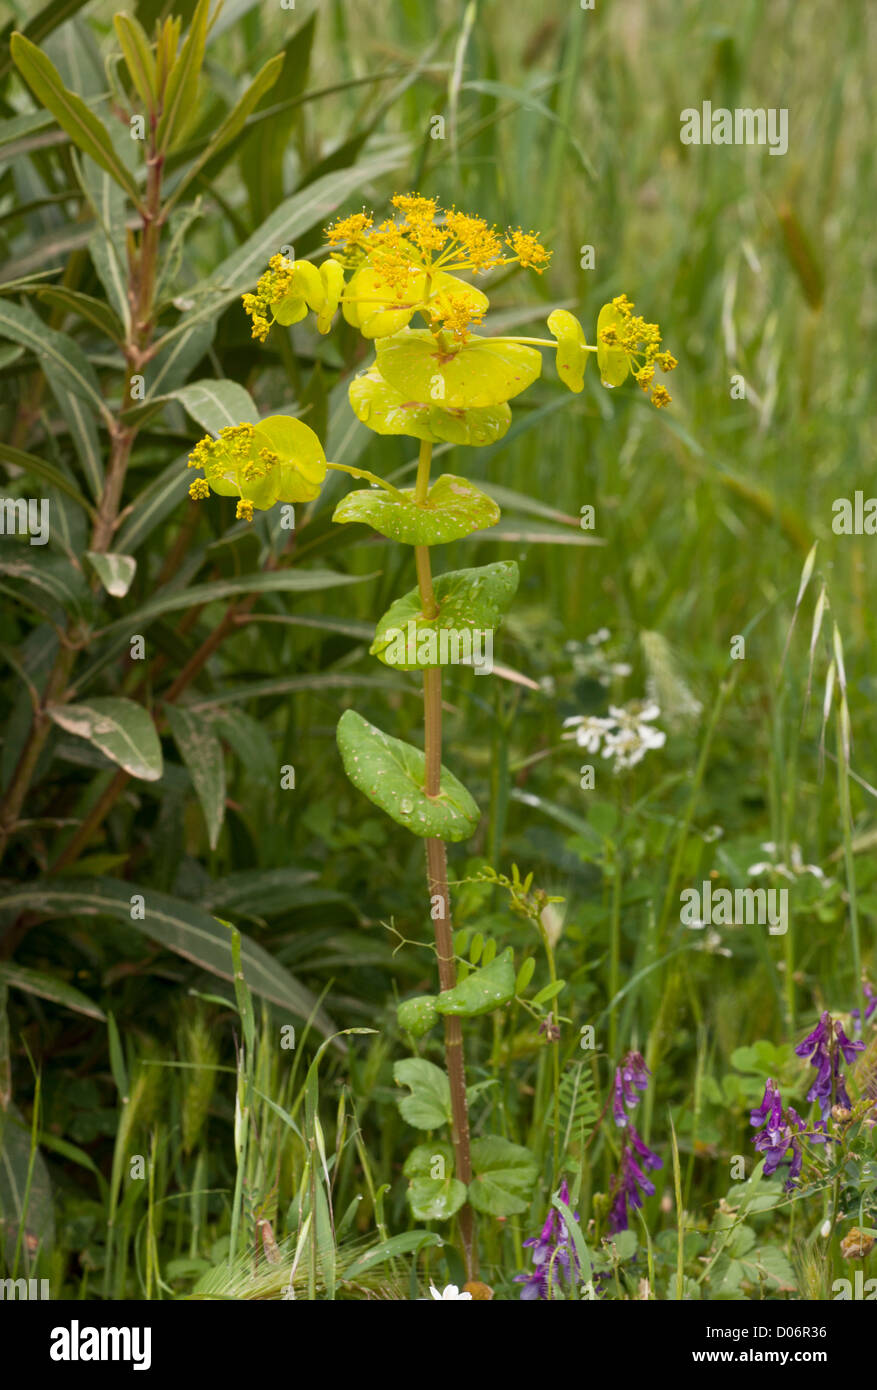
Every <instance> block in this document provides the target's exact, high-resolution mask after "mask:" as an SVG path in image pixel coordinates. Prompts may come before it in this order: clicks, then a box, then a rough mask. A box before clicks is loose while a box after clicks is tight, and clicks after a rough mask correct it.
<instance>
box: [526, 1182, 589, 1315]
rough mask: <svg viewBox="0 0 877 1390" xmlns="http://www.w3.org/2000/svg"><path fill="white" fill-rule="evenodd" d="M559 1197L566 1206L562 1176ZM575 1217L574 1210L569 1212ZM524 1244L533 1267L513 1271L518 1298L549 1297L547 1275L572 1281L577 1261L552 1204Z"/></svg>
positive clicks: (566, 1198)
mask: <svg viewBox="0 0 877 1390" xmlns="http://www.w3.org/2000/svg"><path fill="white" fill-rule="evenodd" d="M558 1196H559V1197H560V1200H561V1201H562V1202H564V1203H565V1204H566V1205H567V1206H569V1184H568V1182H567V1180H566V1178H564V1179H563V1180H562V1182H561V1184H560V1191H559V1193H558ZM573 1216H574V1217H575V1219H576V1221H578V1219H579V1214H578V1212H577V1211H575V1212H573ZM524 1244H525V1245H527V1246H530V1247H532V1250H533V1269H532V1271H531V1273H530V1274H516V1275H515V1279H514V1282H515V1283H516V1284H523V1285H524V1288H523V1289H522V1291H521V1299H522V1300H523V1301H528V1302H529V1301H532V1300H535V1299H547V1298H550V1292H549V1276H550V1278H551V1279H554V1280H556V1279H558V1278H560V1277H563V1278H565V1279H566V1280H567V1282H568V1283H573V1282H574V1281H575V1279H576V1278H577V1277H578V1273H579V1261H578V1256H577V1255H576V1252H575V1248H574V1246H573V1243H572V1237H571V1236H570V1233H569V1231H568V1230H567V1226H566V1222H565V1221H564V1219H563V1217H562V1216H561V1214H560V1212H559V1211H558V1210H557V1208H556V1207H552V1208H551V1210H550V1211H549V1213H548V1216H547V1217H546V1219H545V1225H544V1226H543V1227H542V1230H541V1231H540V1233H539V1235H538V1236H531V1237H530V1239H529V1240H525V1241H524Z"/></svg>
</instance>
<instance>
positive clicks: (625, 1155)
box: [609, 1052, 664, 1235]
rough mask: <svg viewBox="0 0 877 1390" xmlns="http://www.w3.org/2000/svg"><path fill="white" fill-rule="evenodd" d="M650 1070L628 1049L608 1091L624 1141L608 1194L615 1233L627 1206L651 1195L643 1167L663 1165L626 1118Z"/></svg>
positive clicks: (621, 1227) (620, 1227) (623, 1221)
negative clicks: (618, 1164)
mask: <svg viewBox="0 0 877 1390" xmlns="http://www.w3.org/2000/svg"><path fill="white" fill-rule="evenodd" d="M650 1076H651V1072H650V1071H649V1069H648V1067H647V1066H646V1064H645V1061H644V1060H643V1057H642V1054H641V1053H639V1052H628V1054H627V1056H626V1057H625V1058H624V1061H623V1062H622V1063H621V1066H620V1067H618V1068H616V1071H615V1085H614V1087H613V1092H612V1115H613V1118H614V1120H615V1123H616V1124H617V1125H618V1126H619V1128H622V1129H624V1131H625V1135H624V1144H623V1146H622V1150H621V1169H620V1171H619V1173H618V1174H616V1176H615V1177H613V1179H612V1184H611V1187H610V1190H609V1195H610V1197H611V1198H612V1205H611V1207H610V1209H609V1230H610V1232H611V1233H612V1234H613V1235H615V1234H616V1233H617V1232H618V1231H626V1230H627V1214H628V1207H630V1208H631V1209H633V1210H638V1209H639V1208H640V1207H641V1206H642V1204H643V1203H642V1199H643V1196H646V1197H651V1196H653V1195H654V1191H655V1184H654V1183H653V1182H652V1180H651V1179H650V1178H648V1177H646V1174H645V1173H644V1172H643V1169H644V1168H645V1169H647V1170H648V1169H651V1168H663V1166H664V1165H663V1161H662V1160H661V1159H660V1158H659V1157H658V1155H657V1154H656V1153H653V1152H652V1150H651V1149H650V1148H649V1147H648V1145H647V1144H645V1143H644V1142H643V1140H642V1139H641V1138H640V1136H639V1135H638V1134H637V1132H636V1130H635V1129H634V1127H633V1125H632V1124H631V1122H630V1117H629V1115H628V1114H627V1112H626V1110H625V1106H626V1107H627V1109H628V1110H633V1109H634V1107H635V1106H636V1105H637V1103H638V1101H639V1094H638V1093H639V1092H641V1091H644V1090H645V1089H646V1088H647V1086H648V1084H649V1077H650Z"/></svg>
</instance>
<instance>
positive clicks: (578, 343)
mask: <svg viewBox="0 0 877 1390" xmlns="http://www.w3.org/2000/svg"><path fill="white" fill-rule="evenodd" d="M548 329H549V332H550V333H551V334H552V335H553V336H554V337H555V338H556V339H557V359H556V360H557V375H558V376H559V377H560V379H561V381H562V382H564V383H565V385H567V386H568V387H569V389H570V391H574V392H576V394H578V392H579V391H582V390H583V389H584V385H585V368H586V367H587V365H588V358H589V356H590V353H589V352H588V351H587V350H586V343H587V340H586V338H585V331H584V329H583V328H582V325H581V324H580V323H579V321H578V319H577V318H576V317H575V315H574V314H570V313H568V312H567V310H566V309H555V310H554V312H553V313H552V314H549V315H548Z"/></svg>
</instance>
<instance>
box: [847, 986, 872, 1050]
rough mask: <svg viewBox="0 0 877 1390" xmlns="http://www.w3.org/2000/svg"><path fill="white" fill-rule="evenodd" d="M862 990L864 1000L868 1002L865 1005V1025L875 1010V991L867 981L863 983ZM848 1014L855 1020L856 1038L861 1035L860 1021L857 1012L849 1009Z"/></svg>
mask: <svg viewBox="0 0 877 1390" xmlns="http://www.w3.org/2000/svg"><path fill="white" fill-rule="evenodd" d="M862 990H863V992H864V995H865V998H866V999H867V1001H868V1002H867V1004H866V1005H865V1022H866V1023H867V1022H868V1019H869V1018H870V1017H871V1015H872V1013H873V1012H874V1010H875V1009H877V990H875V989H874V986H873V985H871V984H869V983H868V981H867V980H865V981H864V982H863V984H862ZM850 1012H851V1014H852V1016H853V1018H854V1019H855V1020H856V1025H855V1031H856V1037H860V1036H861V1033H862V1021H861V1018H860V1017H859V1010H858V1009H851V1010H850Z"/></svg>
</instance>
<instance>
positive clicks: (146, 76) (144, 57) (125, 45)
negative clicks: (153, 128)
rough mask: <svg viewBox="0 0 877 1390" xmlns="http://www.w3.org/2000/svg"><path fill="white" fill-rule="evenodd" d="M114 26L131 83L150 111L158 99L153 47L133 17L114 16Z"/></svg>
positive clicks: (124, 15)
mask: <svg viewBox="0 0 877 1390" xmlns="http://www.w3.org/2000/svg"><path fill="white" fill-rule="evenodd" d="M113 24H114V25H115V29H116V37H117V38H118V40H119V47H120V48H121V50H122V53H123V55H124V58H125V66H126V67H127V69H128V72H129V74H130V76H131V81H132V82H133V83H134V86H135V88H136V89H137V94H138V96H139V97H140V100H141V101H142V102H143V105H144V107H145V108H146V110H147V111H150V110H152V109H153V107H154V106H155V99H156V90H155V58H154V56H153V53H152V46H151V45H150V42H149V39H148V38H147V36H146V34H145V32H144V30H143V26H142V25H141V24H140V21H139V20H138V19H136V18H135V17H134V16H133V15H127V14H116V15H113Z"/></svg>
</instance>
